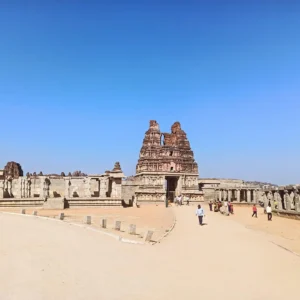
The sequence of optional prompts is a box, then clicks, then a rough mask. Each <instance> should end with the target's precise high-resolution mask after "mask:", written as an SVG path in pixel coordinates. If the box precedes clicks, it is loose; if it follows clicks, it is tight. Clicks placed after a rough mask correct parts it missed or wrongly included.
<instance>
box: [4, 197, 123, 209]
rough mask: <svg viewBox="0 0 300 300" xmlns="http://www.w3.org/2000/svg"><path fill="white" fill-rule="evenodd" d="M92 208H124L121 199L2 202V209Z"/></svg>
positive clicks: (11, 199)
mask: <svg viewBox="0 0 300 300" xmlns="http://www.w3.org/2000/svg"><path fill="white" fill-rule="evenodd" d="M82 206H85V207H91V206H124V201H123V199H120V198H96V197H95V198H94V197H93V198H68V199H65V200H64V198H48V199H47V201H44V199H41V198H20V199H17V198H4V199H1V200H0V207H43V208H45V209H64V208H69V207H82Z"/></svg>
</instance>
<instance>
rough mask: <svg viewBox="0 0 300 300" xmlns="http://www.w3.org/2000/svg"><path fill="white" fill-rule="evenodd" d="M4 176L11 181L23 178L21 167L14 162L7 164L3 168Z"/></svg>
mask: <svg viewBox="0 0 300 300" xmlns="http://www.w3.org/2000/svg"><path fill="white" fill-rule="evenodd" d="M4 176H5V177H7V178H8V177H9V178H12V179H15V178H19V177H20V176H23V170H22V167H21V165H20V164H19V163H16V162H14V161H10V162H8V163H7V164H6V166H5V168H4Z"/></svg>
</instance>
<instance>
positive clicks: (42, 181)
mask: <svg viewBox="0 0 300 300" xmlns="http://www.w3.org/2000/svg"><path fill="white" fill-rule="evenodd" d="M40 198H45V179H44V178H41V181H40Z"/></svg>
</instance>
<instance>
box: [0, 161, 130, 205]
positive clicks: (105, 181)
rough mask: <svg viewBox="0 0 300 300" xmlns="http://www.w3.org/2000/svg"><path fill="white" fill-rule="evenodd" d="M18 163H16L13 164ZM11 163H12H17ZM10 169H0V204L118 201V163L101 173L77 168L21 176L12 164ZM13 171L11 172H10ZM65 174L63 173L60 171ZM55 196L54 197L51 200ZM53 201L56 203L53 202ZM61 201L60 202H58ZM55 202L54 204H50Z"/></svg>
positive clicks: (121, 175) (119, 173) (105, 203)
mask: <svg viewBox="0 0 300 300" xmlns="http://www.w3.org/2000/svg"><path fill="white" fill-rule="evenodd" d="M16 165H17V166H20V165H19V164H16ZM16 165H15V164H14V166H16ZM8 166H10V167H9V168H8V170H9V172H7V171H6V170H4V171H2V172H1V171H0V175H1V174H2V178H1V177H0V206H22V205H24V206H45V207H48V208H55V207H57V205H58V204H57V203H60V204H59V206H61V205H62V204H64V205H65V206H82V205H86V206H89V205H121V203H122V195H121V192H122V178H123V177H125V176H124V174H123V172H122V170H121V167H120V163H116V164H115V166H114V169H113V170H112V171H106V172H105V174H101V175H98V174H97V175H86V174H84V173H81V172H80V171H77V172H74V173H73V175H71V176H60V175H56V174H52V175H42V174H43V173H41V172H40V173H39V175H37V174H36V172H34V175H32V174H29V173H28V174H27V176H21V175H20V174H22V173H20V172H19V173H18V172H17V171H15V170H17V169H16V168H12V167H11V166H13V165H12V164H8ZM12 174H14V176H12ZM62 175H64V173H62ZM52 199H56V201H54V200H52ZM55 203H56V204H55ZM61 203H62V204H61ZM53 206H54V207H53Z"/></svg>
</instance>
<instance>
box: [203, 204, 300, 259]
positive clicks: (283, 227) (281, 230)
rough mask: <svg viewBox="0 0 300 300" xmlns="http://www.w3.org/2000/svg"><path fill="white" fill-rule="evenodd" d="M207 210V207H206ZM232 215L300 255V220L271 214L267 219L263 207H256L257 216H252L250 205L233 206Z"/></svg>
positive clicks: (233, 218) (232, 217)
mask: <svg viewBox="0 0 300 300" xmlns="http://www.w3.org/2000/svg"><path fill="white" fill-rule="evenodd" d="M206 210H207V209H206ZM234 212H235V214H234V215H231V216H229V217H225V216H224V218H230V219H232V220H234V221H236V222H239V223H240V224H243V225H244V226H245V227H246V228H250V229H252V230H255V231H257V232H260V233H264V234H265V235H266V238H267V239H269V240H271V241H272V242H273V243H275V244H277V245H280V246H282V247H284V248H286V249H288V250H290V251H293V252H295V253H297V254H298V255H299V256H300V221H299V220H294V219H288V218H283V217H278V216H276V215H273V218H272V222H270V221H268V220H267V215H266V214H264V211H263V208H260V207H259V208H258V218H257V219H256V218H252V217H251V216H252V207H251V206H249V207H245V206H243V207H241V206H235V207H234Z"/></svg>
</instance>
